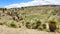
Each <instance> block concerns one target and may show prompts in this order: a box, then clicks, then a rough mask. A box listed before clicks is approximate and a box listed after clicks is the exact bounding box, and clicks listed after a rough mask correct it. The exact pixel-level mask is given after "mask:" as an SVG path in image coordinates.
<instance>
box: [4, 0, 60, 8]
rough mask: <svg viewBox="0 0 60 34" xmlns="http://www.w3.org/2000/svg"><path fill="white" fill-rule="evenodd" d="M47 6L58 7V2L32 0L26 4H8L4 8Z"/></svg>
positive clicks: (53, 0) (56, 0)
mask: <svg viewBox="0 0 60 34" xmlns="http://www.w3.org/2000/svg"><path fill="white" fill-rule="evenodd" d="M48 4H54V5H60V0H33V1H30V2H26V3H18V4H10V5H7V6H4V7H6V8H16V7H25V6H35V5H48Z"/></svg>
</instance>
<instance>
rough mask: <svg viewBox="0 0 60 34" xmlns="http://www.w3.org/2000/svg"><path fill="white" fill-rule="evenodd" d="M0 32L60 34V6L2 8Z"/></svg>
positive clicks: (7, 33) (0, 33)
mask: <svg viewBox="0 0 60 34" xmlns="http://www.w3.org/2000/svg"><path fill="white" fill-rule="evenodd" d="M0 34H60V6H55V5H52V6H50V5H46V6H32V7H21V8H10V9H7V8H0Z"/></svg>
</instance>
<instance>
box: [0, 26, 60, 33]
mask: <svg viewBox="0 0 60 34" xmlns="http://www.w3.org/2000/svg"><path fill="white" fill-rule="evenodd" d="M0 34H60V33H57V32H45V31H38V30H33V29H25V28H9V27H6V26H1V25H0Z"/></svg>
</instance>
